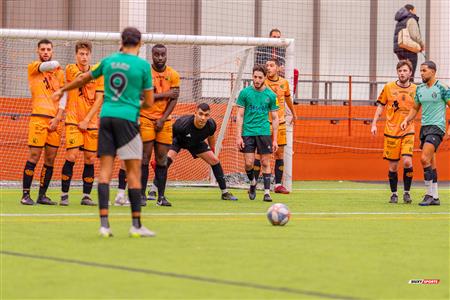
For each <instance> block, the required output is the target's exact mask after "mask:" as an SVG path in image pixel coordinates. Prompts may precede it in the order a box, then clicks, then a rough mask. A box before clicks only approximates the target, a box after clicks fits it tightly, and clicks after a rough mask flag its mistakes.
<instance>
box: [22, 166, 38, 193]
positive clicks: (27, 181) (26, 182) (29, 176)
mask: <svg viewBox="0 0 450 300" xmlns="http://www.w3.org/2000/svg"><path fill="white" fill-rule="evenodd" d="M34 168H36V164H35V163H32V162H30V161H27V162H26V164H25V168H24V169H23V181H22V187H23V196H25V195H29V194H30V188H31V183H32V182H33V175H34Z"/></svg>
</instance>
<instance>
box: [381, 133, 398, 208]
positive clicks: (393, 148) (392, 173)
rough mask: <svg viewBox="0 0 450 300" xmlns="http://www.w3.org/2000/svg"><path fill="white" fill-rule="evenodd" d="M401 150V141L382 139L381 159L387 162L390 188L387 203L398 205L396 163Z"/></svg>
mask: <svg viewBox="0 0 450 300" xmlns="http://www.w3.org/2000/svg"><path fill="white" fill-rule="evenodd" d="M401 150H402V139H401V138H391V137H386V136H385V137H384V150H383V158H384V159H385V160H387V161H388V162H389V172H388V179H389V186H390V188H391V197H390V199H389V203H398V194H397V186H398V162H399V161H400V154H401Z"/></svg>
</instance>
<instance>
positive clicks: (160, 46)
mask: <svg viewBox="0 0 450 300" xmlns="http://www.w3.org/2000/svg"><path fill="white" fill-rule="evenodd" d="M157 48H159V49H166V50H167V48H166V46H164V45H163V44H156V45H155V46H153V47H152V51H153V50H154V49H157Z"/></svg>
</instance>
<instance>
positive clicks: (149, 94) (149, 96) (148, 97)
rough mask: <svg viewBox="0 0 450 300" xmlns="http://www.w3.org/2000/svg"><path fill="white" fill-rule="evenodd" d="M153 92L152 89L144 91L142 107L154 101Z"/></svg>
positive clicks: (147, 106) (146, 106)
mask: <svg viewBox="0 0 450 300" xmlns="http://www.w3.org/2000/svg"><path fill="white" fill-rule="evenodd" d="M154 95H155V94H154V93H153V89H149V90H145V91H144V101H143V102H142V108H144V109H146V108H150V107H151V106H152V105H153V103H154Z"/></svg>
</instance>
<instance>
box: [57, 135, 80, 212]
mask: <svg viewBox="0 0 450 300" xmlns="http://www.w3.org/2000/svg"><path fill="white" fill-rule="evenodd" d="M66 137H67V132H66ZM66 141H67V138H66ZM78 152H79V148H78V147H76V148H70V149H66V160H65V162H64V165H63V167H62V171H61V201H60V202H59V205H61V206H67V205H69V189H70V182H71V180H72V175H73V166H74V165H75V160H76V159H77V155H78Z"/></svg>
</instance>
